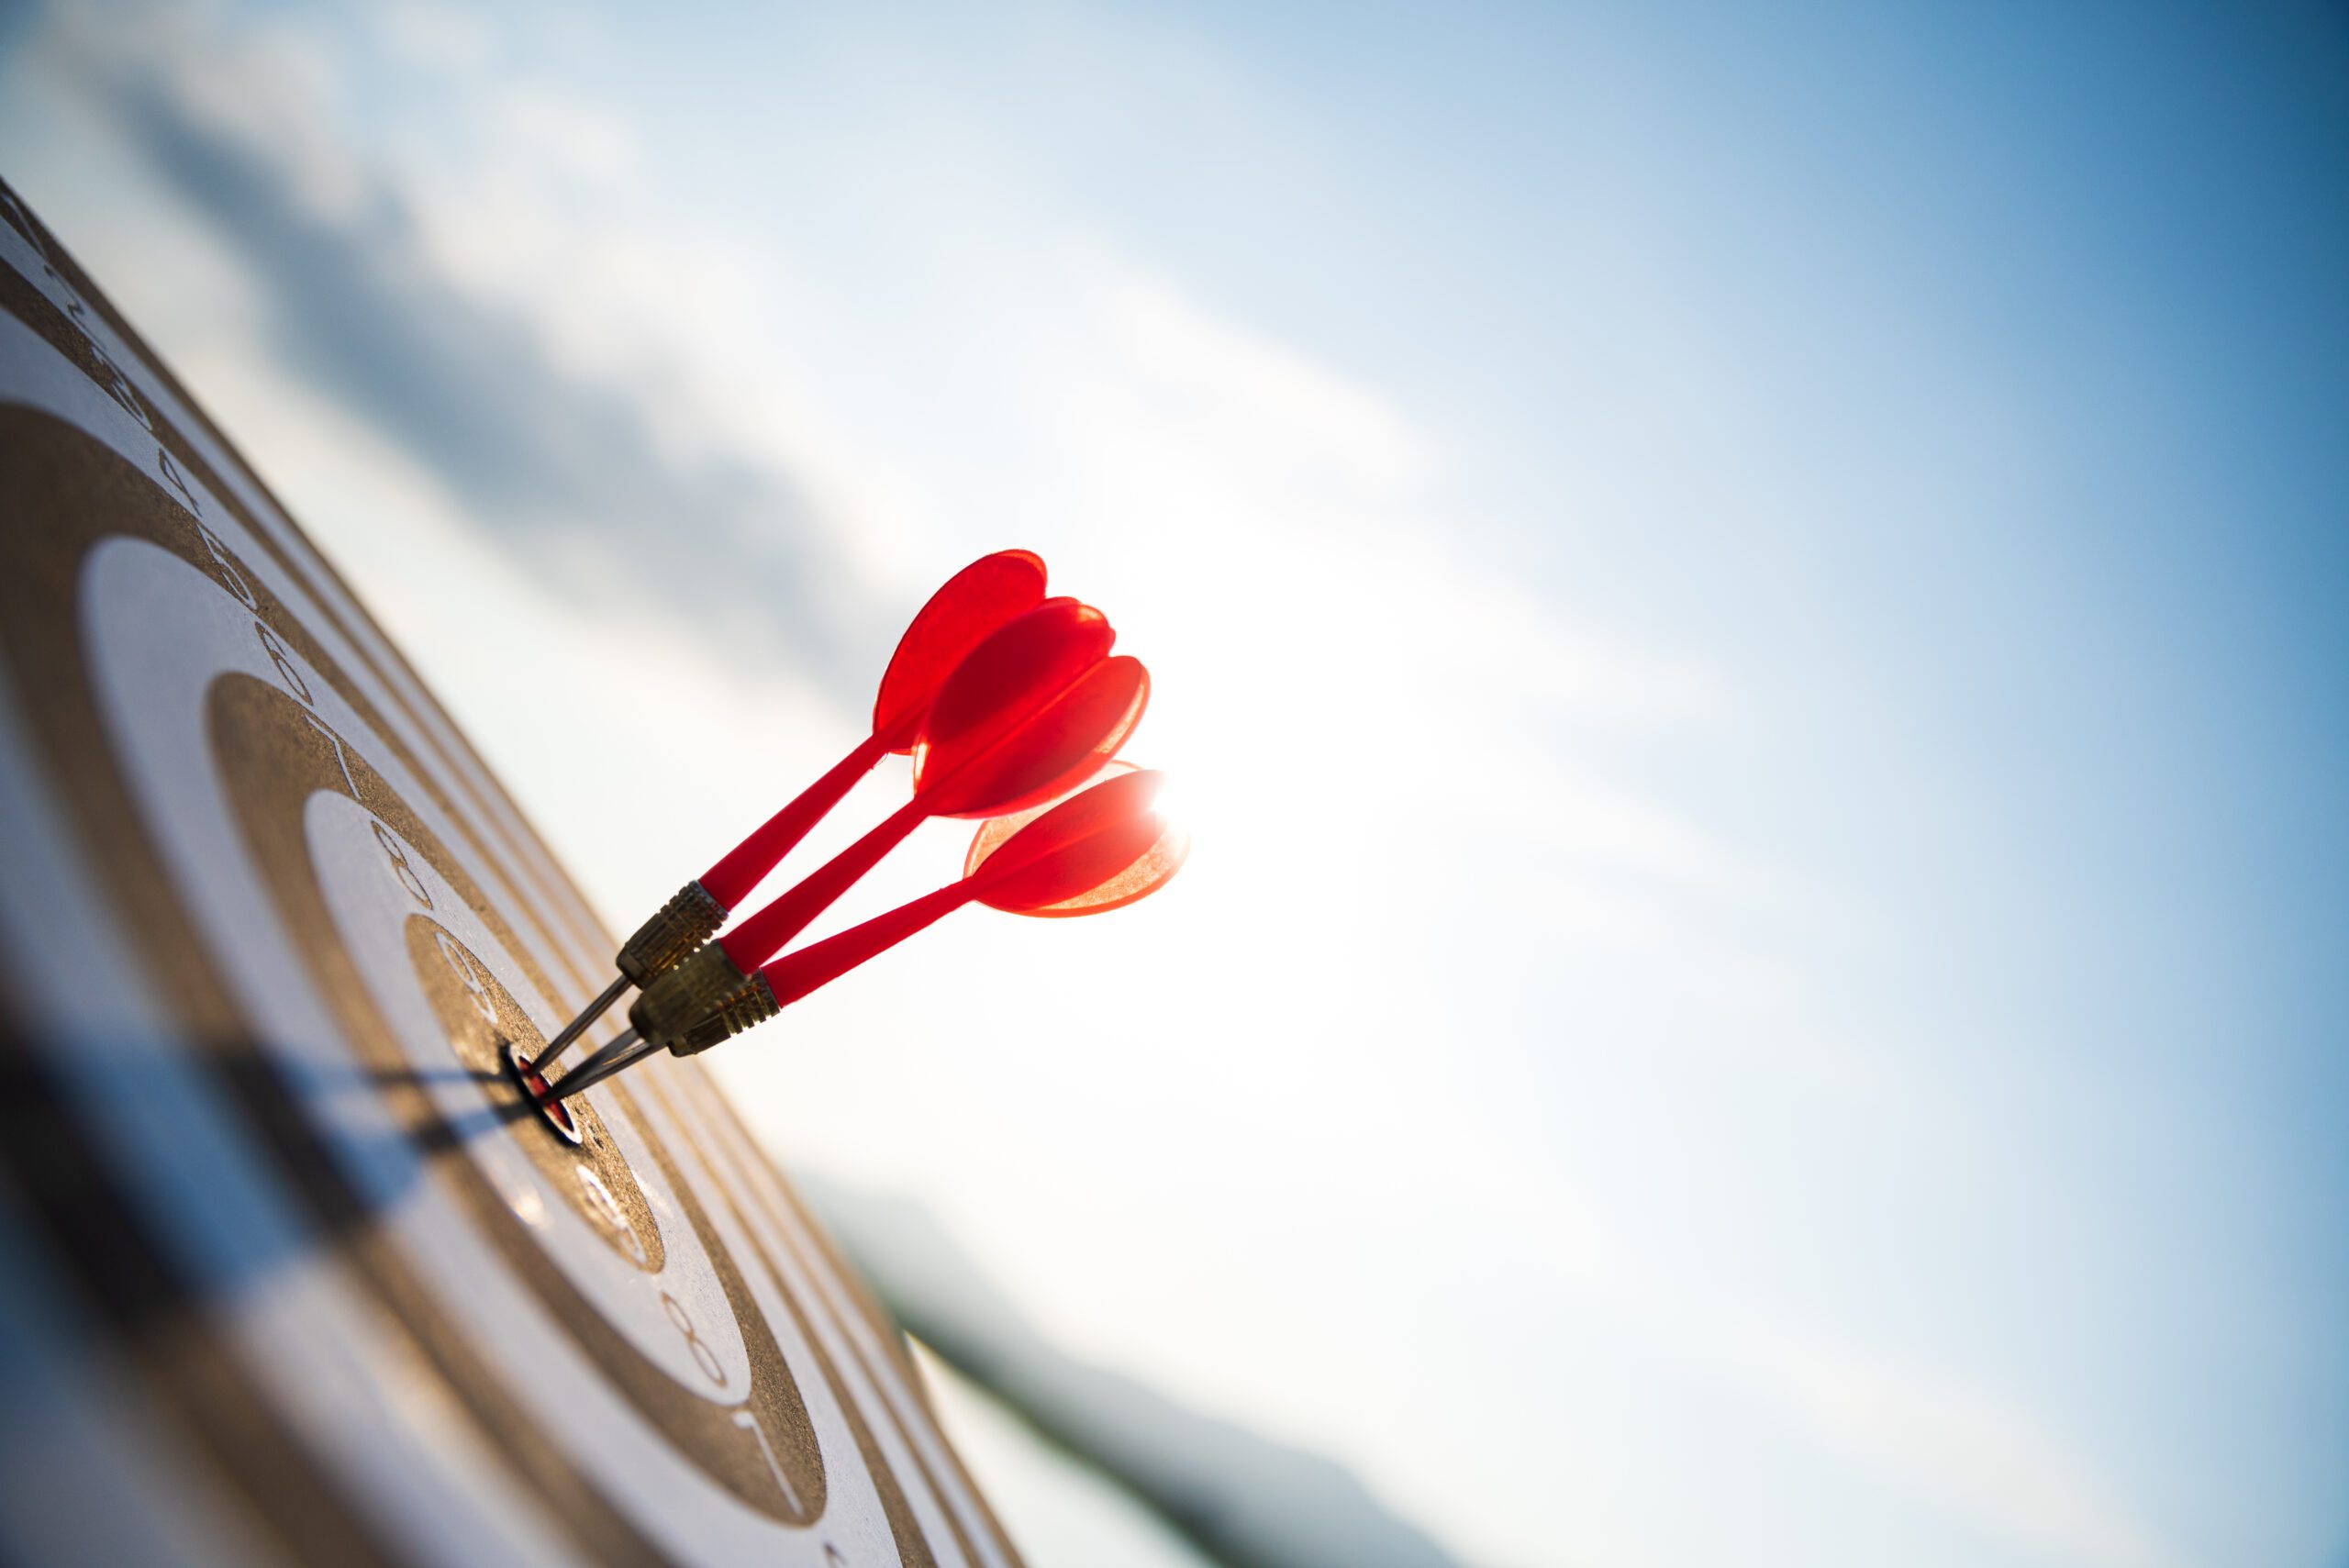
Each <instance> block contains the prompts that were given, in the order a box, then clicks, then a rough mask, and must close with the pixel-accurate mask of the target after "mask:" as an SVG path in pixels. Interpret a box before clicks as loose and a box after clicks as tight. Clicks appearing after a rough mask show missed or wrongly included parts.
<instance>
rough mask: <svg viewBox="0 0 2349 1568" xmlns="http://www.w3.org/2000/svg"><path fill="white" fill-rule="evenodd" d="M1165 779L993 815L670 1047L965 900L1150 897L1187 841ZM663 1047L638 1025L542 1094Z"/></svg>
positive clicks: (1087, 910)
mask: <svg viewBox="0 0 2349 1568" xmlns="http://www.w3.org/2000/svg"><path fill="white" fill-rule="evenodd" d="M1165 777H1166V775H1164V774H1163V773H1155V772H1127V773H1119V774H1118V775H1116V776H1114V777H1111V778H1108V779H1105V780H1103V781H1102V782H1100V783H1098V784H1094V785H1092V786H1091V787H1090V788H1087V789H1085V790H1083V791H1080V792H1079V793H1078V794H1075V795H1071V796H1069V797H1068V798H1067V799H1066V800H1063V801H1062V802H1060V803H1059V804H1058V805H1055V806H1051V807H1049V808H1048V809H1044V810H1042V811H1041V812H1037V813H1034V814H1032V815H1031V817H1030V820H1028V821H1027V822H1026V823H1025V825H1024V826H1020V827H1018V828H1015V829H1013V830H1011V831H1009V832H1008V833H1007V832H1005V831H1002V830H1000V824H999V823H998V822H989V823H987V824H986V825H985V827H983V828H980V830H979V835H978V837H977V838H976V839H975V840H974V841H973V842H972V845H971V854H970V860H969V862H968V865H967V867H966V869H965V870H964V872H963V876H962V879H961V880H960V881H958V882H953V883H950V884H947V885H946V886H944V887H941V888H940V889H939V890H938V891H937V892H935V893H931V894H928V895H924V896H922V897H920V898H917V899H915V900H914V901H913V902H912V903H910V904H904V905H900V906H897V907H896V908H895V909H892V910H890V911H889V912H888V913H887V914H885V915H879V916H875V917H874V918H872V919H870V920H867V921H865V922H864V923H863V925H861V926H852V927H851V928H849V929H847V930H845V931H842V932H841V933H840V934H839V935H837V936H832V937H827V938H825V939H824V940H822V941H820V942H814V943H810V944H809V945H808V946H807V947H804V948H802V949H800V950H799V951H797V952H795V953H788V954H785V956H784V957H782V958H779V959H776V960H775V961H774V962H772V963H769V964H767V965H766V966H765V967H764V968H763V969H761V970H760V971H759V972H758V974H757V976H756V977H755V978H754V979H753V980H752V982H751V985H750V986H749V988H748V989H747V990H745V991H744V992H743V993H742V994H740V995H738V996H737V997H735V998H733V999H732V1000H730V1001H729V1002H728V1003H726V1004H724V1005H721V1006H719V1007H718V1008H716V1009H714V1010H713V1011H712V1012H710V1013H709V1014H707V1015H705V1017H704V1018H702V1019H700V1020H699V1021H698V1022H696V1024H695V1025H694V1026H693V1027H691V1028H689V1029H685V1031H684V1032H683V1033H682V1034H680V1035H679V1036H677V1037H675V1038H674V1039H673V1040H669V1041H668V1042H667V1043H668V1045H669V1049H670V1050H671V1051H673V1052H674V1053H675V1054H677V1055H680V1056H690V1055H692V1054H694V1053H695V1052H696V1051H707V1050H708V1049H709V1048H710V1047H711V1046H713V1045H717V1044H718V1043H719V1042H721V1041H723V1040H729V1039H731V1038H732V1037H733V1036H735V1035H737V1034H740V1033H741V1032H742V1030H744V1029H749V1028H751V1026H752V1025H754V1024H757V1023H760V1022H763V1020H765V1019H767V1018H773V1017H774V1015H775V1014H776V1013H777V1012H779V1011H780V1010H782V1009H783V1008H784V1007H786V1006H790V1005H791V1004H792V1003H793V1002H796V1001H797V1000H798V999H799V998H800V997H802V996H805V995H807V994H808V993H809V992H811V991H813V990H815V989H816V988H817V987H818V986H820V985H824V984H829V982H831V981H834V980H837V979H839V978H840V977H841V975H843V974H845V973H848V972H849V971H850V970H852V969H854V968H855V967H856V966H857V965H859V964H861V963H863V962H865V961H866V960H868V959H871V958H874V957H876V956H878V955H879V954H881V953H884V952H885V951H888V950H889V949H891V948H893V947H895V946H896V945H897V944H898V943H899V942H901V941H904V940H906V939H907V937H910V936H912V935H913V934H914V933H915V932H916V931H918V930H920V929H923V928H924V927H926V926H929V925H931V924H933V923H935V922H936V921H938V920H939V919H941V918H942V917H945V916H946V915H948V914H951V913H952V911H954V910H956V909H959V908H961V907H962V906H963V905H965V904H969V903H972V902H974V901H975V902H977V903H981V904H985V905H986V906H989V907H991V908H996V909H1003V910H1008V911H1009V912H1011V913H1012V914H1016V915H1054V916H1071V915H1098V914H1101V913H1103V912H1105V911H1107V910H1110V909H1117V908H1121V907H1123V906H1126V905H1128V904H1131V903H1133V902H1135V901H1136V900H1137V899H1141V898H1145V897H1148V896H1149V895H1151V894H1152V893H1155V892H1157V891H1158V890H1159V889H1160V888H1162V887H1163V886H1165V885H1166V884H1167V883H1168V882H1169V881H1170V880H1171V879H1172V878H1173V877H1174V875H1175V873H1176V872H1177V871H1179V870H1181V869H1182V866H1183V861H1184V858H1185V857H1186V855H1187V854H1189V852H1190V847H1191V845H1190V837H1189V835H1188V834H1187V833H1186V832H1185V831H1184V830H1183V829H1182V828H1181V827H1179V826H1178V825H1175V824H1174V823H1170V822H1168V821H1167V820H1165V818H1164V817H1163V816H1162V815H1161V814H1160V813H1159V812H1158V811H1157V809H1156V804H1157V799H1158V794H1159V790H1160V787H1161V786H1162V785H1163V784H1164V783H1165ZM662 1043H663V1042H662V1040H656V1039H648V1038H636V1037H635V1031H633V1030H631V1031H629V1034H625V1035H622V1036H621V1037H620V1038H619V1039H618V1040H614V1041H613V1042H612V1043H611V1044H610V1045H607V1046H606V1047H605V1048H604V1049H603V1050H601V1051H597V1052H596V1054H595V1055H594V1056H591V1057H589V1058H588V1059H587V1060H586V1061H584V1062H581V1063H580V1064H579V1066H578V1069H577V1070H576V1071H575V1072H573V1073H570V1074H568V1075H567V1076H566V1077H565V1078H564V1079H563V1080H562V1083H560V1084H556V1085H554V1087H552V1088H551V1089H549V1090H547V1091H545V1092H544V1093H543V1094H542V1095H540V1101H541V1103H543V1104H552V1103H554V1102H556V1101H558V1100H561V1099H563V1098H566V1097H568V1096H570V1095H575V1094H577V1093H579V1092H580V1091H581V1090H583V1089H587V1088H591V1087H593V1086H594V1085H595V1084H599V1083H601V1082H602V1081H603V1080H605V1079H606V1078H608V1077H610V1076H611V1075H612V1074H613V1073H618V1072H621V1071H623V1070H625V1069H626V1068H629V1067H630V1066H633V1065H634V1064H635V1063H637V1062H640V1061H642V1060H643V1059H644V1058H645V1057H647V1056H649V1055H651V1054H652V1053H653V1052H654V1051H658V1050H659V1049H661V1046H662Z"/></svg>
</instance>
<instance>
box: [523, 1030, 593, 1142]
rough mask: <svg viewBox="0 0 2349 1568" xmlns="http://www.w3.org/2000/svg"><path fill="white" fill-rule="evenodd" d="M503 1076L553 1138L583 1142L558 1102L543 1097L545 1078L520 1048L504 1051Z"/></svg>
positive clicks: (566, 1112) (567, 1112) (573, 1123)
mask: <svg viewBox="0 0 2349 1568" xmlns="http://www.w3.org/2000/svg"><path fill="white" fill-rule="evenodd" d="M506 1072H507V1076H508V1077H510V1078H512V1079H513V1080H514V1083H515V1084H516V1086H518V1088H520V1090H521V1091H522V1098H523V1099H525V1100H527V1101H529V1103H530V1104H531V1105H534V1106H537V1107H538V1108H539V1114H540V1116H541V1117H543V1118H545V1119H546V1124H547V1125H548V1126H549V1127H551V1128H552V1129H554V1131H555V1135H556V1136H557V1137H559V1138H561V1139H562V1140H563V1141H564V1142H566V1143H572V1144H578V1143H583V1142H584V1141H585V1140H584V1138H583V1137H582V1136H581V1135H580V1131H579V1124H578V1123H577V1122H575V1121H573V1120H572V1118H571V1112H570V1111H569V1110H567V1109H566V1108H564V1106H563V1104H562V1101H561V1100H548V1099H547V1098H545V1097H544V1096H545V1095H546V1093H547V1080H546V1074H544V1073H540V1071H539V1067H538V1063H537V1062H533V1061H531V1060H530V1058H529V1057H528V1056H525V1055H524V1054H523V1053H522V1048H521V1047H520V1046H518V1045H509V1046H507V1048H506Z"/></svg>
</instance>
